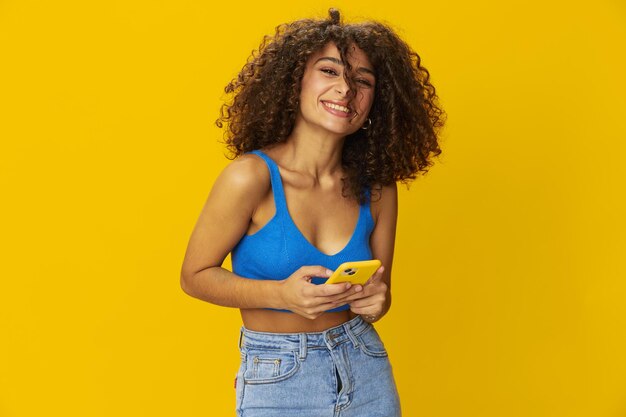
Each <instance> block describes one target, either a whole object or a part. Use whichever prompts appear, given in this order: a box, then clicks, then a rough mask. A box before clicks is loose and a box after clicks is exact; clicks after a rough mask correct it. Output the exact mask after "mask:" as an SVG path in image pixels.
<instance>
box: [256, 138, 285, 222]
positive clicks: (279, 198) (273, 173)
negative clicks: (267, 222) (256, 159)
mask: <svg viewBox="0 0 626 417" xmlns="http://www.w3.org/2000/svg"><path fill="white" fill-rule="evenodd" d="M249 153H253V154H255V155H258V156H260V157H261V158H263V160H264V161H265V163H266V164H267V167H268V168H269V170H270V182H271V183H272V193H273V194H274V204H275V205H276V215H277V216H278V215H283V214H285V213H288V212H289V211H288V209H287V200H286V199H285V191H284V190H283V181H282V179H281V178H280V171H279V170H278V165H276V162H274V160H273V159H272V158H270V157H269V156H267V155H266V154H265V153H263V152H262V151H260V150H258V149H256V150H253V151H250V152H249Z"/></svg>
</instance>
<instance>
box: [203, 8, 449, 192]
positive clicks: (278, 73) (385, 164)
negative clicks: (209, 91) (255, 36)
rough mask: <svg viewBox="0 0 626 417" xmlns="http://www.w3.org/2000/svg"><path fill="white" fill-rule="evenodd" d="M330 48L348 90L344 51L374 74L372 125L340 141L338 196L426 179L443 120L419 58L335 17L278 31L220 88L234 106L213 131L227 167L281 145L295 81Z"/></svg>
mask: <svg viewBox="0 0 626 417" xmlns="http://www.w3.org/2000/svg"><path fill="white" fill-rule="evenodd" d="M329 42H334V43H335V45H336V46H337V49H338V50H339V53H340V55H341V59H342V61H343V62H344V65H345V71H344V74H345V78H346V82H347V83H348V84H349V85H350V87H351V89H352V91H356V90H354V81H353V80H352V76H351V67H350V64H349V62H348V60H347V59H346V56H348V55H349V48H350V47H351V46H352V45H357V46H358V47H359V48H361V49H362V50H363V52H365V54H366V55H367V56H368V58H369V60H370V62H371V64H372V65H373V67H374V72H375V74H376V83H375V87H374V88H375V90H374V102H373V104H372V108H371V110H370V112H369V117H370V119H371V120H372V124H371V126H370V127H369V128H368V129H367V130H363V129H359V130H358V131H357V132H355V133H353V134H351V135H349V136H347V137H346V138H345V142H344V147H343V151H342V152H343V153H342V164H343V167H344V170H345V172H346V177H344V178H343V182H344V187H343V188H344V195H345V192H346V190H347V191H348V194H349V195H351V196H353V197H355V198H356V199H357V200H359V201H360V202H363V201H365V199H366V190H367V189H373V190H376V191H380V189H381V188H382V186H384V185H389V184H392V183H394V182H396V181H401V182H403V183H408V182H409V181H410V180H413V179H415V178H416V175H417V174H418V173H422V174H425V173H426V172H427V171H428V168H429V167H430V166H432V164H433V162H432V158H433V157H434V156H437V155H439V154H440V153H441V149H440V148H439V144H438V134H439V132H440V129H441V128H442V127H443V125H444V122H445V112H444V111H443V110H442V109H441V108H440V107H439V105H438V97H437V95H436V93H435V87H433V85H432V84H431V83H430V82H429V78H430V74H429V72H428V70H426V68H424V67H423V66H422V65H421V58H420V57H419V55H418V54H417V53H415V52H414V51H413V50H412V49H411V48H410V47H409V46H408V45H407V44H406V43H405V42H404V41H403V40H401V39H400V38H399V37H398V36H397V35H396V34H395V33H394V31H393V30H392V29H391V28H389V27H388V26H386V25H384V24H382V23H379V22H373V21H369V22H362V23H353V24H344V23H343V22H342V21H341V19H340V15H339V11H337V10H335V9H330V10H329V17H328V19H325V20H313V19H303V20H298V21H295V22H292V23H285V24H282V25H280V26H278V27H277V28H276V33H275V34H274V36H269V35H268V36H265V37H264V38H263V41H262V42H261V45H260V46H259V48H258V50H257V51H253V52H252V55H251V56H250V58H249V59H248V62H247V63H246V64H245V65H244V67H243V69H242V70H241V72H240V73H239V75H238V76H237V77H236V78H234V79H233V80H232V81H231V82H230V83H229V84H228V85H227V86H226V88H225V92H226V93H227V94H230V95H231V97H232V100H230V101H229V102H226V103H224V104H223V105H222V108H221V111H220V117H219V118H218V119H217V120H216V122H215V124H216V125H217V126H218V127H220V128H221V127H223V125H224V123H226V124H227V129H226V130H225V131H224V143H225V144H226V145H227V148H228V149H229V150H230V151H231V153H232V154H233V156H232V157H230V158H231V159H234V158H235V157H237V156H239V155H241V154H243V153H245V152H250V151H252V150H255V149H261V148H264V147H266V146H270V145H273V144H277V143H280V142H284V141H285V140H286V139H287V137H288V136H289V134H290V133H291V131H292V129H293V126H294V122H295V120H296V114H297V111H298V106H299V97H300V81H301V80H302V76H303V75H304V70H305V66H306V63H307V59H308V58H309V56H310V55H311V54H313V53H314V52H316V51H318V50H320V49H322V48H323V47H324V46H325V45H326V44H328V43H329Z"/></svg>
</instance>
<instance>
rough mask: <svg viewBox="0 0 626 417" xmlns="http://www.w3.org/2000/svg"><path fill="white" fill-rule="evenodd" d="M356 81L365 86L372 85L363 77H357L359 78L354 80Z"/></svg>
mask: <svg viewBox="0 0 626 417" xmlns="http://www.w3.org/2000/svg"><path fill="white" fill-rule="evenodd" d="M356 82H357V83H359V84H361V85H364V86H366V87H371V86H372V83H371V82H369V81H367V80H365V79H359V80H356Z"/></svg>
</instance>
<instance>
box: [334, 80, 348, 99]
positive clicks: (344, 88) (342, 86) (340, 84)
mask: <svg viewBox="0 0 626 417" xmlns="http://www.w3.org/2000/svg"><path fill="white" fill-rule="evenodd" d="M335 90H336V91H337V92H338V93H339V94H342V95H346V96H347V95H348V94H350V92H351V90H350V85H349V84H348V82H347V81H346V79H345V78H341V79H338V80H337V86H336V87H335Z"/></svg>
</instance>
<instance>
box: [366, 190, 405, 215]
mask: <svg viewBox="0 0 626 417" xmlns="http://www.w3.org/2000/svg"><path fill="white" fill-rule="evenodd" d="M371 207H372V215H373V217H374V219H375V220H378V218H379V217H380V215H381V213H383V214H384V215H387V216H395V215H396V213H397V210H398V187H397V185H396V183H395V182H394V183H393V184H389V185H384V186H382V188H380V189H379V190H376V191H374V192H372V202H371Z"/></svg>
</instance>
